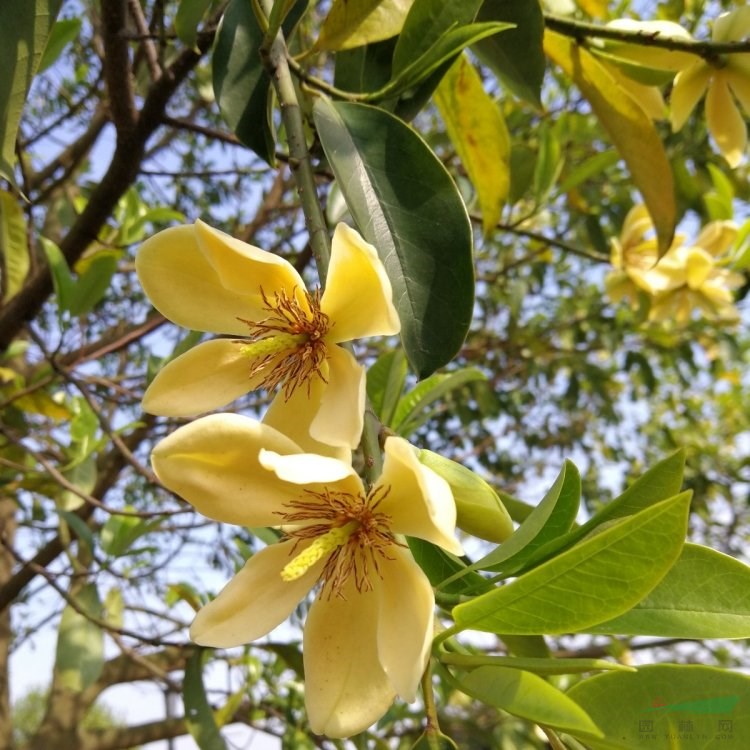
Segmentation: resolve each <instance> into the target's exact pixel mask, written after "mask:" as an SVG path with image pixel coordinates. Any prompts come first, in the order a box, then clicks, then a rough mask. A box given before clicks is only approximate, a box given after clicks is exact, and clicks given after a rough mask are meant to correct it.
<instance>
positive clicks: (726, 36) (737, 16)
mask: <svg viewBox="0 0 750 750" xmlns="http://www.w3.org/2000/svg"><path fill="white" fill-rule="evenodd" d="M748 35H750V6H743V7H742V8H737V9H736V10H733V11H732V12H731V13H722V14H721V15H720V16H719V17H718V18H717V19H716V21H714V28H713V30H712V32H711V39H712V40H713V41H714V42H739V41H741V40H742V39H744V38H745V37H747V36H748Z"/></svg>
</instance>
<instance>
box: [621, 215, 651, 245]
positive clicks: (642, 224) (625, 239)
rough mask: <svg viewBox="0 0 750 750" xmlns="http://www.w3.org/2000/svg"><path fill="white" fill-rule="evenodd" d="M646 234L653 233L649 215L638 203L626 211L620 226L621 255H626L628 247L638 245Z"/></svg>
mask: <svg viewBox="0 0 750 750" xmlns="http://www.w3.org/2000/svg"><path fill="white" fill-rule="evenodd" d="M648 232H651V233H652V234H653V232H654V224H653V221H652V220H651V214H649V212H648V209H647V208H646V206H644V205H643V204H642V203H639V204H637V205H635V206H633V208H631V209H630V211H628V213H627V216H626V217H625V221H624V222H623V225H622V232H621V233H620V243H621V245H622V251H623V254H625V253H627V251H628V249H629V248H630V247H632V246H634V245H637V244H638V243H640V242H641V241H642V240H643V238H644V236H645V235H646V234H647V233H648Z"/></svg>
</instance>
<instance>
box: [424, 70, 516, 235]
mask: <svg viewBox="0 0 750 750" xmlns="http://www.w3.org/2000/svg"><path fill="white" fill-rule="evenodd" d="M435 103H436V104H437V107H438V109H439V110H440V114H441V116H442V118H443V121H444V122H445V127H446V130H447V131H448V136H449V138H450V139H451V142H452V143H453V145H454V146H455V148H456V152H457V153H458V155H459V157H460V159H461V161H462V162H463V165H464V167H465V168H466V171H467V172H468V175H469V179H470V180H471V182H472V184H473V185H474V188H475V190H476V191H477V198H478V200H479V207H480V208H481V211H482V227H483V229H484V233H485V234H487V233H488V232H489V231H490V230H491V229H492V228H493V227H494V226H495V224H497V222H498V221H499V219H500V212H501V211H502V208H503V204H504V203H505V200H506V199H507V197H508V189H509V187H510V137H509V135H508V128H507V127H506V125H505V120H504V119H503V116H502V113H501V112H500V109H499V107H498V106H497V104H496V103H495V102H494V101H493V100H492V98H491V97H490V96H489V95H488V94H487V93H486V92H485V90H484V87H483V86H482V79H481V78H480V77H479V74H478V73H477V71H476V70H475V69H474V66H473V65H472V64H471V63H470V62H469V61H468V59H467V58H466V56H465V55H462V56H461V57H460V58H459V59H458V60H457V61H456V63H455V64H454V65H453V66H451V69H450V70H449V71H448V73H447V74H446V76H445V78H443V80H442V81H441V83H440V85H439V86H438V88H437V91H436V92H435Z"/></svg>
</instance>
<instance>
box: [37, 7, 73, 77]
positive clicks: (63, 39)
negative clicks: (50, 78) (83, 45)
mask: <svg viewBox="0 0 750 750" xmlns="http://www.w3.org/2000/svg"><path fill="white" fill-rule="evenodd" d="M80 33H81V19H80V18H62V19H60V20H59V21H55V24H54V26H53V27H52V31H51V32H50V35H49V39H48V40H47V46H46V47H45V48H44V54H43V55H42V59H41V61H40V62H39V69H38V70H37V73H41V72H42V71H44V70H46V69H47V68H49V67H50V66H51V65H54V63H56V62H57V59H58V58H59V57H60V55H61V54H62V53H63V50H64V49H65V48H66V47H67V46H68V45H69V44H70V43H71V42H74V41H75V40H76V39H77V38H78V35H79V34H80Z"/></svg>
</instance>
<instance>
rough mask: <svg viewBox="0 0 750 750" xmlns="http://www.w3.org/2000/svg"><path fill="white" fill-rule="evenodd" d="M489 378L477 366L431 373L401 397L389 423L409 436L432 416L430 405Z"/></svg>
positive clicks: (400, 432)
mask: <svg viewBox="0 0 750 750" xmlns="http://www.w3.org/2000/svg"><path fill="white" fill-rule="evenodd" d="M486 380H487V376H486V375H485V374H484V373H483V372H482V371H481V370H478V369H477V368H475V367H466V368H463V369H461V370H456V371H455V372H441V373H435V374H434V375H430V377H429V378H425V379H424V380H422V381H421V382H419V383H417V385H415V386H414V388H412V389H411V390H410V391H409V392H408V393H407V394H405V395H404V396H403V397H402V398H401V399H399V402H398V405H397V406H396V411H395V413H394V414H393V419H392V420H391V421H390V423H388V426H389V427H390V428H391V429H393V430H394V432H397V433H398V434H399V435H401V436H402V437H409V436H411V435H412V434H413V433H414V432H415V431H416V430H418V429H419V428H420V427H421V426H422V425H424V424H425V423H426V422H428V421H429V420H430V418H431V417H432V416H433V413H432V412H431V411H429V407H430V406H432V405H433V404H435V403H436V402H438V401H440V400H441V399H443V398H445V396H447V395H448V394H449V393H450V392H451V391H455V390H457V389H459V388H463V387H464V386H466V385H468V384H469V383H478V382H486Z"/></svg>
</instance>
